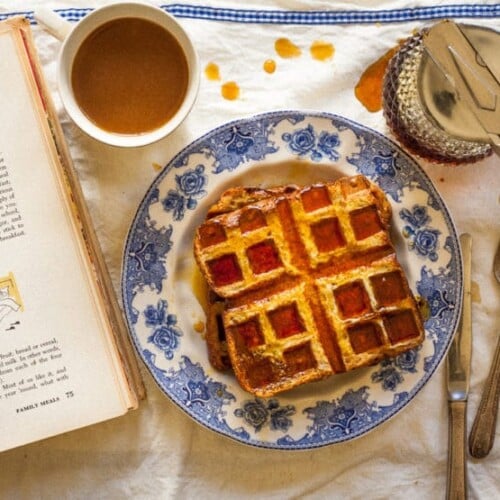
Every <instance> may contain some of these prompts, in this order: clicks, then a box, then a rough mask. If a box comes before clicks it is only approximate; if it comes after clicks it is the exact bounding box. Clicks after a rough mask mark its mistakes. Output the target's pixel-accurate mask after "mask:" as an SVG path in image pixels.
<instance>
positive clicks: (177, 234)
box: [122, 111, 462, 449]
mask: <svg viewBox="0 0 500 500" xmlns="http://www.w3.org/2000/svg"><path fill="white" fill-rule="evenodd" d="M290 158H301V159H307V160H309V161H312V162H313V163H314V165H316V164H319V163H323V162H324V163H325V164H330V165H331V162H332V161H335V168H337V169H340V170H341V171H342V172H343V173H345V174H346V175H350V174H354V173H361V174H364V175H366V176H367V177H368V178H370V179H371V180H372V181H373V182H375V183H376V184H378V185H379V186H380V187H381V188H382V189H383V190H384V191H385V192H386V193H387V195H388V196H389V198H390V200H392V205H393V212H394V216H395V217H397V218H399V219H400V220H402V221H403V222H404V224H405V232H407V236H408V240H409V242H410V244H411V248H402V249H400V250H401V251H403V252H404V253H405V258H406V260H407V261H408V265H409V266H411V268H412V270H413V275H414V278H413V279H414V281H413V282H412V283H410V285H411V286H412V288H413V289H414V290H416V293H417V294H418V295H420V296H421V297H422V300H424V301H425V302H427V304H428V306H429V307H428V308H429V311H430V315H429V318H428V319H427V321H426V323H425V327H426V340H425V342H424V345H423V346H422V349H416V350H414V351H410V352H408V353H405V354H404V355H401V356H399V357H397V358H395V359H392V360H390V361H389V360H387V361H383V362H381V363H380V364H379V365H377V366H375V367H373V368H367V369H366V370H364V371H362V372H361V373H360V374H357V376H358V377H359V381H358V382H356V383H355V384H354V385H343V384H342V383H339V382H338V381H337V383H335V384H333V383H332V384H331V387H330V386H328V387H330V388H329V389H328V390H329V391H330V394H331V396H330V397H326V398H323V399H321V400H318V398H317V397H315V391H314V390H313V388H311V391H310V393H307V394H305V393H304V392H302V393H300V396H299V395H297V394H295V393H293V394H290V395H288V394H286V395H284V396H283V398H282V397H281V396H280V397H276V398H272V399H269V400H266V399H249V395H248V394H247V393H245V392H244V391H242V389H241V388H240V387H239V386H238V385H237V384H235V381H234V378H233V377H232V376H231V375H222V374H219V373H217V372H215V371H214V370H213V369H211V367H210V366H209V364H208V360H207V357H206V353H205V349H204V346H203V342H202V341H201V339H200V336H199V335H198V334H195V333H194V332H193V331H186V330H187V329H189V325H188V323H189V319H188V318H186V314H185V310H186V304H184V303H183V302H179V300H181V301H182V300H185V299H180V298H179V297H180V296H179V295H178V293H177V292H178V291H179V290H177V284H176V282H175V279H176V278H175V276H176V273H175V272H173V271H175V269H176V259H179V257H180V256H179V255H178V246H179V244H180V242H181V241H182V240H183V238H185V231H186V230H187V228H189V227H192V224H193V217H194V214H196V213H197V209H198V206H199V201H200V200H202V199H204V198H206V197H208V196H209V194H210V192H211V188H212V180H213V179H215V178H217V177H221V176H222V177H224V178H226V177H227V178H228V179H230V178H231V177H230V176H231V175H232V172H233V171H235V170H238V171H240V172H241V171H243V170H244V169H247V168H257V167H258V166H259V165H260V164H265V163H267V162H269V163H270V164H272V163H273V162H275V163H279V162H283V161H288V160H289V159H290ZM305 163H306V162H304V164H305ZM160 193H163V194H162V195H160ZM422 193H423V195H424V196H422ZM425 198H427V205H425V204H424V205H423V204H422V200H424V199H425ZM417 200H418V201H417ZM430 209H432V210H430ZM191 214H193V215H191ZM174 250H175V251H174ZM436 259H437V260H436ZM461 287H462V273H461V258H460V249H459V245H458V241H457V236H456V233H455V230H454V227H453V223H452V222H451V219H450V217H449V215H448V212H447V210H446V207H445V205H444V203H443V202H442V200H441V199H440V197H439V194H438V193H437V191H436V190H435V188H434V186H433V185H432V184H431V182H430V181H429V179H428V178H427V176H426V175H425V173H424V172H423V171H422V170H421V169H420V167H419V166H418V165H417V164H416V163H415V162H414V161H413V160H411V158H409V157H408V156H407V155H406V154H405V153H404V152H403V151H402V150H400V149H399V148H398V147H397V146H396V145H395V144H394V143H392V142H391V141H389V140H388V139H386V138H385V137H383V136H382V135H380V134H378V133H377V132H375V131H373V130H370V129H367V128H365V127H363V126H361V125H359V124H356V123H353V122H351V121H349V120H347V119H345V118H342V117H339V116H336V115H332V114H328V113H301V112H289V111H283V112H274V113H267V114H264V115H260V116H257V117H254V118H250V119H244V120H238V121H235V122H231V123H228V124H225V125H223V126H221V127H219V128H217V129H214V130H213V131H211V132H209V133H207V134H206V135H205V136H203V137H201V138H199V139H197V140H196V141H194V142H193V143H192V144H190V145H189V146H188V147H186V148H185V149H184V150H183V151H181V152H180V153H179V154H178V155H177V156H176V157H175V158H174V159H173V160H172V161H171V162H170V163H169V164H168V165H167V166H166V167H165V168H164V170H163V171H162V172H161V173H160V175H159V176H158V178H157V179H156V180H155V181H154V183H153V185H152V186H151V188H150V189H149V190H148V192H147V193H146V195H145V197H144V199H143V201H142V203H141V205H140V207H139V209H138V211H137V215H136V217H135V219H134V221H133V224H132V227H131V229H130V231H129V235H128V238H127V242H126V246H125V251H124V259H123V278H122V296H123V304H124V309H125V315H126V319H127V323H128V326H129V329H130V333H131V336H132V339H133V341H134V343H135V345H136V347H137V350H138V352H139V354H140V356H141V357H142V358H143V360H144V362H145V364H146V366H147V367H148V369H149V370H150V371H151V373H152V375H153V377H154V378H155V380H156V381H157V383H158V385H159V386H160V388H161V389H162V390H163V391H164V393H165V394H166V395H167V396H168V397H169V398H171V399H172V401H174V402H175V403H176V404H177V405H179V406H180V407H181V408H182V409H183V410H184V411H185V412H186V413H187V414H188V415H190V416H191V417H193V418H194V419H195V420H197V421H198V422H199V423H201V424H202V425H204V426H206V427H208V428H210V429H212V430H215V431H216V432H219V433H221V434H224V435H226V436H229V437H231V438H233V439H236V440H237V441H240V442H243V443H246V444H251V445H254V446H260V447H269V448H279V449H307V448H314V447H318V446H324V445H327V444H332V443H338V442H342V441H345V440H348V439H352V438H353V437H356V436H361V435H363V434H365V433H366V432H369V431H370V430H372V429H374V428H375V427H376V426H378V425H379V424H381V423H382V422H384V421H385V420H387V419H389V418H391V417H392V416H393V415H395V414H396V413H398V412H399V411H400V410H401V409H402V408H404V407H405V406H406V405H407V404H408V403H409V402H410V401H411V400H412V399H413V397H414V396H415V394H417V393H418V391H419V390H420V389H421V388H422V387H423V385H425V383H426V382H427V381H428V380H429V378H430V376H431V375H432V374H433V372H434V371H435V369H436V367H437V366H438V364H439V362H440V360H441V359H442V358H443V356H444V354H445V353H446V350H447V348H448V346H449V343H450V341H451V337H452V334H453V332H454V330H455V327H456V325H457V323H458V318H459V311H460V307H461ZM167 297H168V300H167ZM184 321H186V322H187V323H185V322H184ZM344 380H345V379H344ZM326 382H327V381H325V382H321V383H322V384H323V383H325V384H326ZM323 390H325V389H324V388H323ZM304 394H305V395H304ZM391 398H392V400H391ZM285 401H286V402H285Z"/></svg>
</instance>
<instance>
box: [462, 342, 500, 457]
mask: <svg viewBox="0 0 500 500" xmlns="http://www.w3.org/2000/svg"><path fill="white" fill-rule="evenodd" d="M499 397H500V338H499V340H498V343H497V347H496V350H495V355H494V357H493V362H492V364H491V368H490V373H489V375H488V378H487V380H486V384H485V387H484V392H483V395H482V397H481V402H480V403H479V407H478V410H477V414H476V418H475V419H474V423H473V424H472V430H471V433H470V436H469V451H470V454H471V455H472V456H473V457H475V458H484V457H485V456H486V455H487V454H488V453H489V452H490V450H491V448H492V446H493V441H494V440H495V430H496V423H497V413H498V399H499Z"/></svg>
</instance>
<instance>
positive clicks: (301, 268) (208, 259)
mask: <svg viewBox="0 0 500 500" xmlns="http://www.w3.org/2000/svg"><path fill="white" fill-rule="evenodd" d="M247 195H248V196H247ZM248 198H251V201H249V202H248V203H247V200H248ZM214 207H215V208H214V209H213V210H211V213H209V218H208V219H207V220H206V221H205V222H204V223H203V224H202V225H201V226H200V227H199V228H198V230H197V232H196V236H195V242H194V251H195V256H196V260H197V262H198V265H199V267H200V269H201V271H202V274H203V275H204V276H205V278H206V280H207V282H208V285H209V287H210V289H211V290H212V292H213V293H215V294H216V295H217V297H219V298H220V301H219V303H220V304H223V305H219V306H217V307H218V308H219V309H223V311H222V317H223V321H222V323H223V331H224V335H225V339H222V341H221V337H220V335H219V334H220V331H221V328H220V326H221V325H220V321H219V325H218V328H217V331H218V337H217V338H218V339H219V341H221V342H222V343H219V344H216V343H214V344H213V346H212V351H213V352H216V351H217V349H219V352H223V351H221V350H220V349H221V346H223V347H224V349H225V348H226V347H227V354H228V358H229V361H230V365H231V367H232V368H233V370H234V372H235V374H236V377H237V379H238V381H239V382H240V384H241V385H242V387H243V388H244V389H245V390H247V391H249V392H251V393H253V394H255V395H257V396H261V397H268V396H272V395H274V394H276V393H277V392H281V391H283V390H287V389H290V388H292V387H295V386H297V385H300V384H303V383H305V382H310V381H313V380H319V379H322V378H324V377H326V376H329V375H332V374H334V373H341V372H344V371H347V370H352V369H354V368H358V367H361V366H367V365H370V364H374V363H376V362H378V361H379V360H380V359H381V358H383V357H385V356H395V355H397V354H399V353H401V352H404V351H406V350H408V349H411V348H413V347H415V346H416V345H418V344H419V343H421V342H422V340H423V337H424V331H423V325H422V320H421V317H420V314H419V311H418V307H417V304H416V302H415V299H414V297H413V296H412V294H411V291H410V289H409V287H408V283H407V280H406V278H405V276H404V273H403V270H402V268H401V266H400V265H399V263H398V261H397V259H396V255H395V252H394V248H393V245H392V243H391V241H390V238H389V232H388V227H389V220H390V216H391V209H390V205H389V203H388V201H387V199H386V198H385V196H384V194H383V193H382V191H381V190H380V189H379V188H378V187H376V186H375V185H374V184H372V183H370V182H369V181H368V179H366V178H365V177H363V176H354V177H350V178H342V179H339V180H337V181H336V182H332V183H324V184H315V185H312V186H307V187H303V188H297V187H296V186H292V187H289V188H287V187H281V188H276V189H274V190H254V191H252V190H247V191H246V193H245V190H244V189H243V190H242V189H241V188H239V189H238V188H237V189H236V190H235V191H233V193H229V194H227V196H226V197H225V198H224V196H223V197H222V198H221V200H220V201H219V203H218V204H216V205H215V206H214ZM214 311H215V309H214ZM220 313H221V311H220V310H219V315H220ZM209 317H210V315H209ZM209 322H210V321H209ZM213 324H214V323H213V320H212V323H211V325H209V328H208V330H209V334H208V335H213V331H212V333H210V328H211V327H213ZM212 338H213V337H212ZM214 346H215V347H214ZM209 352H210V341H209ZM228 358H227V357H226V358H225V359H226V360H227V359H228ZM225 367H227V364H226V365H225Z"/></svg>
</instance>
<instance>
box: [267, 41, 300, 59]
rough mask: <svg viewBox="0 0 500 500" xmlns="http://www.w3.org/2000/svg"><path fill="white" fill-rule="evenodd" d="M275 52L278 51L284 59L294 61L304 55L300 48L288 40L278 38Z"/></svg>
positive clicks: (275, 43)
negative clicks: (293, 59)
mask: <svg viewBox="0 0 500 500" xmlns="http://www.w3.org/2000/svg"><path fill="white" fill-rule="evenodd" d="M274 50H276V53H277V54H278V55H279V56H280V57H282V58H283V59H292V58H294V57H299V56H300V55H301V54H302V51H301V50H300V48H299V47H297V45H295V44H294V43H293V42H291V41H290V40H289V39H288V38H278V39H277V40H276V41H275V42H274Z"/></svg>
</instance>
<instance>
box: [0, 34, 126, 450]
mask: <svg viewBox="0 0 500 500" xmlns="http://www.w3.org/2000/svg"><path fill="white" fill-rule="evenodd" d="M24 43H25V42H24V40H23V38H22V37H21V36H20V35H19V32H15V31H13V30H8V31H4V32H2V31H1V30H0V74H1V75H2V78H1V79H0V124H1V125H0V127H1V131H2V132H1V134H0V428H1V429H2V434H1V435H0V451H1V450H4V449H8V448H11V447H14V446H18V445H21V444H24V443H27V442H31V441H34V440H38V439H41V438H43V437H47V436H51V435H54V434H57V433H61V432H65V431H68V430H71V429H75V428H79V427H82V426H85V425H89V424H91V423H95V422H98V421H102V420H105V419H108V418H111V417H114V416H118V415H120V414H122V413H124V412H125V411H126V410H127V405H128V402H127V401H126V399H125V396H124V395H123V391H122V386H121V385H120V384H121V381H120V379H119V377H118V376H117V374H116V371H115V369H114V368H115V366H114V363H113V360H112V358H111V354H110V352H109V345H108V344H107V342H106V340H105V338H106V337H105V333H106V332H105V328H106V323H105V321H104V320H103V319H102V316H101V314H100V310H99V307H98V304H97V303H96V300H95V297H94V295H93V293H92V287H91V285H90V283H89V273H88V269H87V268H86V267H85V260H84V259H83V256H82V242H79V241H78V240H77V239H76V234H77V233H76V231H75V228H74V225H73V222H72V220H71V216H70V214H71V212H70V210H69V209H68V205H67V203H66V201H65V199H64V191H63V189H62V188H61V185H60V182H59V181H58V178H57V175H56V173H55V168H54V165H55V164H56V163H57V156H56V155H55V154H54V151H53V149H51V148H53V146H54V145H53V144H52V145H50V140H48V138H50V130H49V125H48V122H47V119H46V116H45V113H44V109H43V105H44V103H43V101H42V100H41V99H40V95H39V93H38V92H36V81H34V80H33V75H32V73H31V71H30V62H29V60H28V59H27V58H26V53H25V52H24V51H25V46H24ZM20 56H22V57H24V59H22V57H20Z"/></svg>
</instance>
